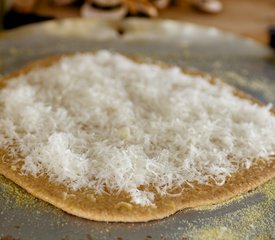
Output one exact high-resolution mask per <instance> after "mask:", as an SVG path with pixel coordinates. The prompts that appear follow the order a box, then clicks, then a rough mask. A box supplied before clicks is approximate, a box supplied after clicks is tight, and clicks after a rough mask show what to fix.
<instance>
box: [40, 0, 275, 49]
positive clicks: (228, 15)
mask: <svg viewBox="0 0 275 240" xmlns="http://www.w3.org/2000/svg"><path fill="white" fill-rule="evenodd" d="M222 2H223V3H224V11H223V12H222V13H220V14H218V15H208V14H204V13H199V12H197V11H194V10H193V9H192V8H191V7H190V5H189V4H188V0H177V1H175V4H174V5H173V6H171V7H169V8H167V9H165V10H162V11H161V12H160V15H159V18H169V19H176V20H180V21H188V22H194V23H197V24H201V25H206V26H214V27H218V28H220V29H223V30H226V31H231V32H234V33H237V34H241V35H243V36H246V37H251V38H254V39H256V40H257V41H260V42H262V43H264V44H267V43H268V28H269V27H270V26H271V25H272V24H273V25H275V0H222ZM36 12H37V13H39V14H42V15H47V16H49V15H53V16H56V17H58V18H62V17H77V16H79V11H78V10H77V9H76V8H72V7H55V8H53V7H52V6H50V5H49V4H47V3H46V1H43V0H41V1H40V2H39V5H38V6H37V8H36Z"/></svg>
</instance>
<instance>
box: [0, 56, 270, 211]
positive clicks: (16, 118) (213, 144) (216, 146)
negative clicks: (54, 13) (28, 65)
mask: <svg viewBox="0 0 275 240" xmlns="http://www.w3.org/2000/svg"><path fill="white" fill-rule="evenodd" d="M270 108H271V106H267V107H259V106H257V105H255V104H252V103H250V102H249V101H247V100H241V99H239V98H238V97H235V96H234V95H233V94H232V93H231V89H230V88H229V87H225V86H223V85H222V84H219V83H218V84H217V85H211V84H210V83H208V81H207V80H206V79H203V78H202V77H194V76H191V75H187V74H183V73H182V72H181V70H180V68H178V67H170V68H168V69H163V68H161V67H159V66H157V65H150V64H139V63H136V62H134V61H132V60H130V59H128V58H125V57H123V56H121V55H119V54H114V53H110V52H108V51H99V52H97V53H96V54H76V55H74V56H70V57H63V58H62V59H61V60H60V61H59V62H57V63H56V64H54V65H52V66H50V67H48V68H40V69H36V70H33V71H31V72H30V73H28V74H25V75H22V76H20V77H17V78H14V79H11V80H9V81H8V84H7V86H6V87H5V88H4V89H2V90H1V91H0V112H1V115H0V147H1V148H6V149H9V154H10V155H11V156H14V157H16V156H17V155H20V156H22V157H23V158H24V164H23V167H22V169H21V171H22V172H23V173H29V174H32V175H41V174H44V173H46V174H47V175H48V176H49V178H50V180H51V181H54V182H58V183H62V184H65V185H67V186H68V187H70V188H72V189H74V190H77V189H80V188H91V189H93V190H94V191H95V192H96V193H99V194H100V193H102V192H104V191H106V189H108V191H109V192H111V193H114V194H116V193H118V192H120V191H125V192H127V193H129V196H130V197H131V198H132V202H133V203H136V204H140V205H142V206H144V205H152V204H153V202H154V198H155V196H154V194H153V193H152V192H150V191H149V190H148V189H149V186H151V187H152V186H153V187H154V188H155V189H156V190H157V191H158V193H159V194H162V195H166V194H169V190H171V189H172V188H175V187H177V186H180V185H182V184H183V183H188V184H191V183H192V182H194V181H197V182H199V183H201V184H207V183H209V180H210V179H214V181H215V182H216V184H218V185H223V184H224V182H225V179H226V177H227V176H229V175H230V174H232V173H234V172H236V171H238V169H240V168H242V167H245V168H249V167H250V166H251V165H252V164H253V161H254V160H255V158H259V157H261V158H263V159H266V160H268V156H269V155H270V154H274V150H275V141H274V139H275V118H274V116H273V115H272V114H271V113H270V111H269V110H270Z"/></svg>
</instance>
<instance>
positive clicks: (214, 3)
mask: <svg viewBox="0 0 275 240" xmlns="http://www.w3.org/2000/svg"><path fill="white" fill-rule="evenodd" d="M192 5H193V7H195V8H196V9H197V10H199V11H202V12H205V13H219V12H221V11H222V9H223V5H222V3H221V2H220V1H219V0H192Z"/></svg>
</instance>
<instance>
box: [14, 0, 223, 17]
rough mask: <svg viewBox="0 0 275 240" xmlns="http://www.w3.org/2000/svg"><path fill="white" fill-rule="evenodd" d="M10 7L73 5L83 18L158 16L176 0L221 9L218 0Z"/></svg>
mask: <svg viewBox="0 0 275 240" xmlns="http://www.w3.org/2000/svg"><path fill="white" fill-rule="evenodd" d="M10 1H11V2H12V8H13V9H14V10H15V11H17V12H21V13H31V12H32V11H33V9H34V8H35V6H36V5H39V4H41V2H44V3H45V2H47V4H48V5H50V6H51V7H52V8H54V7H55V6H56V7H59V8H60V7H62V6H63V7H66V6H75V7H78V8H79V15H80V16H81V17H85V18H104V19H121V18H124V17H125V16H147V17H156V16H158V13H159V10H161V9H165V8H167V7H168V6H169V5H171V4H175V5H176V4H177V2H187V3H188V4H189V5H190V6H192V7H194V9H196V10H199V11H200V12H205V13H210V14H216V13H219V12H220V11H222V8H223V5H222V3H221V2H220V0H178V1H176V0H82V1H81V0H47V1H46V0H44V1H43V0H40V1H39V0H10Z"/></svg>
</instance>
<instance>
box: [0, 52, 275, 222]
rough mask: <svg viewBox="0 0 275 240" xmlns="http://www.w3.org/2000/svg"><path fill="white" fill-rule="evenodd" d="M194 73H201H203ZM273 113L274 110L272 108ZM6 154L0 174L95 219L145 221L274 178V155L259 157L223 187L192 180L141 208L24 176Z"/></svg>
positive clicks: (0, 157) (122, 198)
mask: <svg viewBox="0 0 275 240" xmlns="http://www.w3.org/2000/svg"><path fill="white" fill-rule="evenodd" d="M59 58H60V57H51V58H47V59H45V60H40V61H36V62H34V63H31V64H30V65H27V66H26V67H24V68H22V69H21V70H19V71H17V72H14V73H12V74H10V75H8V76H6V77H5V78H3V79H2V80H1V81H0V87H4V86H5V82H6V81H8V80H9V79H11V78H14V77H16V76H18V75H21V74H26V73H28V72H29V71H31V70H33V69H35V68H41V67H47V66H50V65H52V64H54V63H55V62H56V61H57V60H58V59H59ZM190 74H194V73H190ZM195 74H196V75H201V74H202V73H195ZM210 82H213V84H214V83H215V80H213V79H212V80H210ZM235 94H236V95H237V96H238V97H240V98H246V99H249V100H250V101H252V102H254V103H257V104H261V103H260V102H259V101H258V100H255V99H253V98H252V97H250V96H248V95H246V94H244V93H242V92H240V91H239V90H236V91H235ZM272 112H273V113H274V110H272ZM6 156H7V153H6V152H5V150H4V149H0V174H2V175H4V176H5V177H6V178H8V179H10V180H12V181H13V182H15V183H16V184H18V185H19V186H21V187H22V188H24V189H25V190H26V191H27V192H29V193H30V194H32V195H34V196H35V197H38V198H40V199H42V200H44V201H46V202H48V203H51V204H52V205H54V206H56V207H58V208H60V209H62V210H64V211H65V212H67V213H70V214H73V215H76V216H79V217H83V218H87V219H90V220H96V221H112V222H146V221H150V220H155V219H162V218H164V217H167V216H169V215H171V214H173V213H175V212H177V211H179V210H182V209H185V208H192V207H198V206H205V205H211V204H215V203H219V202H222V201H225V200H228V199H230V198H232V197H234V196H237V195H239V194H242V193H244V192H247V191H250V190H252V189H254V188H256V187H257V186H259V185H261V184H263V183H265V182H267V181H268V180H270V179H272V178H273V177H275V159H274V158H275V156H272V157H271V158H272V159H271V161H269V162H266V161H261V160H258V161H256V163H255V164H254V165H253V166H252V167H251V168H249V169H241V170H239V171H238V172H237V173H235V174H233V175H232V176H231V177H228V178H227V180H226V182H225V184H224V185H223V186H217V185H214V184H213V185H211V184H210V185H199V184H196V183H194V187H193V188H192V187H191V186H189V185H184V186H182V187H183V188H184V191H183V192H182V193H180V194H175V193H177V192H179V191H180V190H179V189H175V190H174V192H172V193H174V194H175V195H174V196H172V195H171V196H159V195H156V198H155V202H154V203H155V206H146V207H142V206H140V205H137V204H132V203H130V197H129V196H128V195H127V194H126V193H123V192H122V193H120V194H117V195H114V194H108V193H105V194H103V195H96V194H95V193H94V192H92V191H91V190H88V189H81V190H79V191H72V190H70V189H68V188H67V187H66V186H65V185H61V184H57V183H52V182H50V181H49V179H48V177H47V176H46V175H44V176H39V177H34V176H31V175H23V174H22V173H21V172H20V161H19V163H18V164H17V165H13V164H12V161H11V160H12V159H8V158H7V157H6ZM21 164H22V162H21ZM152 190H153V189H152Z"/></svg>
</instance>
